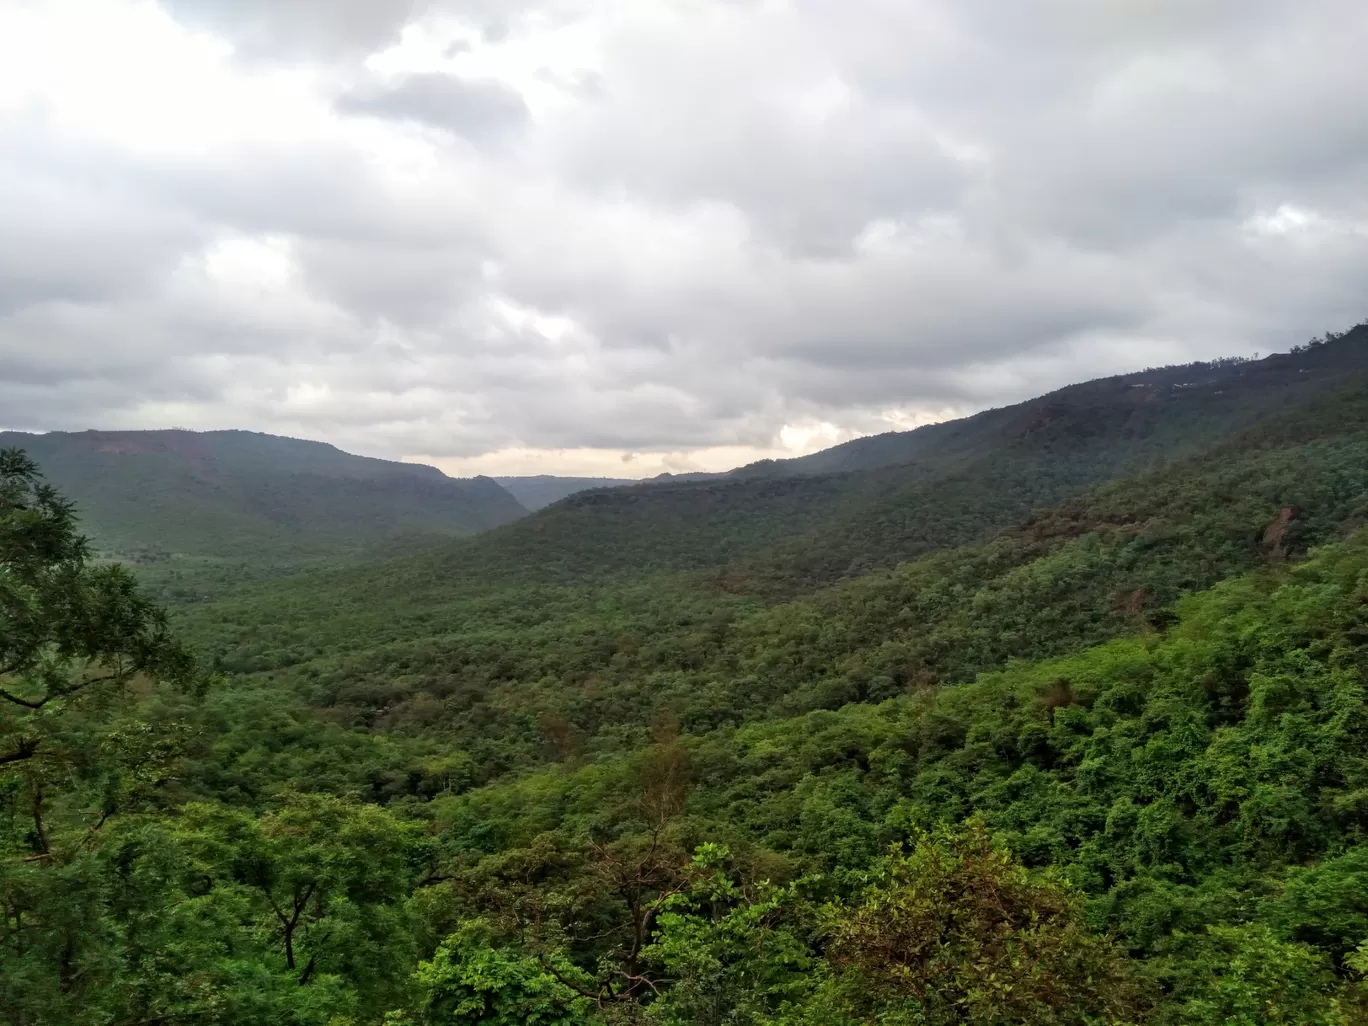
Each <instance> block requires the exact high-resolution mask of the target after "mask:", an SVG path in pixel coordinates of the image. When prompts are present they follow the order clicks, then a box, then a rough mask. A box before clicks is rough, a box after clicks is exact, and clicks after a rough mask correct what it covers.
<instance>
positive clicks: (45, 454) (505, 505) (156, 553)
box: [0, 430, 526, 563]
mask: <svg viewBox="0 0 1368 1026" xmlns="http://www.w3.org/2000/svg"><path fill="white" fill-rule="evenodd" d="M10 446H14V447H18V448H22V449H24V450H26V451H27V452H28V453H29V454H30V455H31V456H32V457H33V458H34V459H36V460H37V461H38V462H39V464H40V465H41V466H42V468H43V472H44V474H45V475H46V477H47V478H48V480H49V481H50V482H51V483H52V484H54V485H55V486H56V487H57V488H59V489H60V490H61V491H62V492H64V493H65V494H66V495H68V496H69V497H70V498H72V499H74V500H75V501H76V503H77V506H78V507H79V509H80V511H81V515H82V517H83V526H84V529H85V530H86V531H87V532H88V533H89V535H90V537H91V539H92V541H93V543H94V544H95V545H96V546H97V547H98V548H99V549H100V550H102V551H104V552H106V553H109V554H112V555H116V556H120V557H122V558H134V559H137V560H140V561H144V562H166V561H168V560H171V559H173V558H177V557H199V558H207V559H214V560H233V561H240V560H249V561H253V562H257V563H267V562H278V561H291V560H294V561H297V560H301V559H308V558H312V557H318V556H321V555H335V554H338V553H340V552H346V551H353V550H359V549H361V548H364V547H366V546H368V545H373V544H376V543H380V542H384V541H386V540H389V539H393V538H395V537H397V536H405V535H430V536H447V537H450V536H453V535H465V534H472V533H474V532H477V531H483V530H487V529H489V528H492V527H497V526H499V525H501V524H505V523H508V522H509V521H511V520H515V519H517V518H518V517H520V516H522V515H523V514H524V513H525V512H526V511H525V510H524V509H523V508H522V507H521V506H520V505H519V504H518V502H517V500H515V499H514V498H513V497H512V496H511V495H509V494H508V493H507V492H506V491H504V490H503V489H502V488H500V487H499V485H498V484H496V483H495V482H494V481H492V480H490V479H489V478H475V479H473V480H455V479H452V478H448V477H447V476H446V475H444V474H442V472H441V471H439V470H437V469H436V468H434V467H427V466H422V465H419V464H409V463H394V462H390V461H387V460H379V459H371V458H368V457H362V456H353V455H352V454H350V453H346V452H343V451H341V450H340V449H337V448H335V447H334V446H331V445H327V444H325V443H322V442H311V441H304V440H301V439H294V438H281V437H278V436H274V435H265V434H258V433H255V432H249V431H205V432H192V431H176V430H173V431H83V432H51V433H48V434H42V435H28V434H22V433H18V432H4V433H0V447H10Z"/></svg>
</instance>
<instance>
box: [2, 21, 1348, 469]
mask: <svg viewBox="0 0 1368 1026" xmlns="http://www.w3.org/2000/svg"><path fill="white" fill-rule="evenodd" d="M164 6H165V7H166V9H167V10H168V11H169V12H170V13H171V14H172V15H173V16H175V17H176V18H177V19H180V20H181V22H182V23H184V24H185V25H188V26H192V27H193V28H194V29H196V30H197V31H209V32H214V33H217V34H219V35H221V36H223V37H224V38H225V39H227V40H228V41H230V42H231V43H232V44H234V46H235V47H237V53H238V56H239V57H240V58H246V60H237V61H234V62H230V64H229V65H228V66H227V68H226V70H225V71H224V72H223V73H224V74H225V75H230V76H236V78H235V79H234V81H240V82H241V83H242V88H243V89H244V90H247V89H248V87H249V86H250V88H251V89H255V90H262V89H273V88H276V87H277V86H276V85H275V83H277V82H281V83H284V84H282V85H280V86H279V88H281V89H282V90H296V91H295V92H293V93H289V94H288V96H287V95H286V94H285V93H282V97H284V99H282V102H281V104H280V108H281V111H282V112H283V113H281V114H280V117H281V118H282V119H284V118H289V119H291V120H288V121H282V122H281V124H280V125H278V126H276V125H274V124H273V123H272V122H271V118H272V117H273V115H274V113H275V112H274V111H273V110H272V109H270V107H269V106H268V107H266V108H253V110H254V111H256V112H257V113H254V114H252V116H251V117H248V116H245V115H244V117H243V119H242V124H243V126H245V127H238V128H234V129H233V130H232V131H229V130H228V129H227V128H225V129H224V133H223V136H222V138H216V140H215V141H213V142H211V143H205V144H203V145H199V144H196V145H188V144H181V143H180V142H179V141H178V139H177V138H176V137H175V136H174V134H172V135H168V136H167V137H166V138H165V139H164V140H163V141H162V142H161V143H159V144H155V145H154V144H152V143H149V141H148V138H149V136H155V131H154V130H153V129H140V135H139V138H138V139H137V140H133V141H129V140H125V139H123V138H122V137H120V136H119V135H118V133H117V132H114V131H113V130H109V131H104V130H99V129H98V128H90V127H89V124H87V127H86V128H81V127H80V124H77V123H76V122H73V121H72V119H71V118H70V117H68V116H67V115H66V114H64V112H63V111H64V108H63V107H62V104H63V102H64V101H63V97H62V95H60V90H58V91H57V92H53V93H51V95H49V94H46V93H42V91H41V90H39V93H38V95H37V98H36V99H33V100H31V101H28V102H26V103H25V104H24V105H22V106H20V107H0V199H3V202H0V409H3V410H4V417H5V419H6V420H7V421H8V422H9V423H8V424H7V425H6V426H14V427H44V428H48V427H85V426H94V425H99V426H132V425H145V426H153V425H156V424H168V423H182V424H190V425H191V426H204V427H208V426H243V427H252V428H258V429H263V430H277V431H286V432H290V433H297V434H308V435H312V436H314V437H323V438H327V439H329V440H332V441H335V442H337V443H339V444H343V445H347V446H350V447H352V448H356V449H360V450H362V451H367V452H376V453H379V454H390V455H397V454H404V453H414V454H416V453H423V454H428V455H432V456H452V457H462V456H475V455H479V454H481V453H484V452H490V451H493V450H498V449H500V448H504V447H510V446H529V447H534V448H545V449H560V448H575V447H586V446H591V447H603V448H607V449H621V450H629V451H636V452H650V451H663V450H671V451H676V450H690V449H699V448H706V447H710V446H719V445H742V446H753V447H757V448H764V447H766V446H768V445H770V444H772V443H773V441H774V439H775V437H776V435H777V433H778V432H779V431H780V429H781V428H783V426H784V425H786V424H795V423H805V422H817V421H825V422H830V423H833V424H836V425H837V426H838V427H840V428H843V429H846V430H879V429H881V428H882V427H886V426H887V421H885V420H883V419H881V417H882V416H883V415H884V414H885V413H887V412H889V411H903V412H907V413H910V414H911V413H916V412H917V411H919V410H920V411H944V410H962V411H967V410H970V409H973V408H977V407H980V406H983V405H985V404H991V403H1000V402H1006V401H1010V400H1013V399H1017V398H1022V397H1024V396H1026V395H1029V394H1032V393H1035V392H1039V391H1042V390H1044V389H1047V388H1050V387H1054V386H1056V385H1059V384H1063V383H1065V382H1066V381H1070V380H1077V379H1079V378H1082V377H1087V376H1090V375H1094V374H1102V373H1112V372H1117V371H1120V370H1125V369H1129V368H1134V367H1139V366H1144V365H1147V364H1153V363H1162V362H1169V361H1171V360H1179V359H1190V358H1201V357H1209V356H1214V355H1220V354H1223V353H1235V352H1251V351H1254V350H1261V351H1269V350H1271V349H1273V348H1276V347H1283V346H1286V345H1289V344H1292V343H1294V342H1298V341H1301V340H1304V339H1305V338H1307V337H1309V336H1310V335H1312V334H1316V333H1319V332H1320V331H1323V330H1324V329H1326V328H1330V327H1342V326H1344V325H1345V324H1347V323H1351V322H1353V321H1357V320H1359V319H1361V318H1362V317H1363V316H1364V315H1365V314H1368V309H1365V308H1364V299H1363V297H1364V296H1365V295H1368V122H1366V121H1364V119H1362V118H1361V117H1359V116H1358V113H1357V111H1356V110H1355V109H1354V105H1353V103H1352V102H1350V100H1351V98H1353V97H1357V96H1359V95H1363V94H1365V92H1368V71H1365V70H1363V62H1362V61H1361V60H1360V59H1359V56H1360V55H1361V53H1362V51H1363V49H1364V47H1365V44H1368V9H1365V8H1364V7H1363V6H1362V5H1361V4H1358V3H1355V2H1352V0H1331V2H1327V3H1322V4H1303V5H1293V4H1288V3H1285V2H1281V0H1252V2H1247V0H1241V2H1238V3H1236V2H1235V0H1213V2H1211V3H1204V4H1186V5H1184V4H1159V5H1156V4H1153V3H1151V2H1143V0H1120V2H1118V3H1113V4H1105V5H1098V4H1095V3H1089V2H1085V0H1046V2H1044V3H1041V4H1037V5H1033V6H1032V8H1031V11H1030V12H1029V16H1028V15H1027V13H1026V12H1025V11H1024V9H1023V10H1021V11H1019V10H1017V8H1015V7H1004V6H1003V5H1001V4H997V3H990V2H989V0H953V2H952V0H840V2H838V0H794V2H793V3H791V4H788V5H776V4H758V3H745V2H729V0H711V2H708V3H704V4H702V5H701V6H697V9H693V8H691V13H689V14H688V16H684V15H682V14H681V15H678V16H672V15H671V12H670V9H669V8H667V7H660V8H656V7H651V6H650V5H622V6H621V7H620V8H615V9H613V10H611V11H605V9H603V8H602V7H600V6H598V5H590V4H587V3H579V2H575V0H558V2H546V3H536V2H519V3H493V2H476V0H464V2H461V0H432V2H428V0H422V2H419V0H414V2H412V3H400V4H392V3H386V2H379V0H376V2H361V0H351V2H348V3H345V4H333V3H326V4H325V3H321V2H305V0H273V2H271V3H265V2H260V0H250V2H243V3H232V4H229V3H211V2H209V0H167V2H166V3H165V4H164ZM415 23H416V24H417V27H412V26H414V25H415ZM406 27H409V31H408V32H407V33H406V32H405V29H406ZM401 39H402V40H404V44H403V46H402V47H401V48H400V50H399V51H395V53H398V54H400V56H399V57H394V56H393V55H391V56H390V57H387V58H386V59H387V60H390V61H397V62H398V63H397V64H394V63H391V64H388V65H385V66H383V67H381V66H379V65H377V64H376V63H375V62H374V61H372V62H371V63H370V64H366V58H367V57H368V55H370V54H373V53H375V52H376V51H379V50H383V49H385V48H387V47H389V46H391V45H392V44H394V43H395V42H396V41H399V40H401ZM404 55H407V56H404ZM405 61H408V62H409V63H404V62H405ZM301 82H302V83H305V84H304V85H300V83H301ZM108 86H109V88H110V89H111V90H114V91H116V92H117V90H118V89H120V88H121V83H120V82H119V81H117V80H111V81H110V82H109V83H108ZM192 86H193V84H192V83H191V84H186V85H185V88H186V89H191V88H192ZM54 88H55V87H54ZM206 88H207V87H206ZM301 90H302V93H301V92H300V91H301ZM244 95H246V93H245V92H244ZM301 95H303V97H304V98H303V99H301V98H300V96H301ZM287 100H288V102H286V101H287ZM186 102H187V103H190V102H193V99H192V98H188V99H187V100H186ZM258 117H259V118H260V119H261V121H262V124H261V125H260V126H258V125H257V123H256V120H255V119H257V118H258ZM83 124H84V123H83ZM73 125H75V126H76V127H73ZM430 129H437V131H431V130H430ZM167 131H170V130H169V129H168V130H167ZM153 141H154V142H155V141H156V140H155V139H154V140H153Z"/></svg>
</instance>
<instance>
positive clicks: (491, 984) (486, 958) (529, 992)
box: [386, 922, 593, 1026]
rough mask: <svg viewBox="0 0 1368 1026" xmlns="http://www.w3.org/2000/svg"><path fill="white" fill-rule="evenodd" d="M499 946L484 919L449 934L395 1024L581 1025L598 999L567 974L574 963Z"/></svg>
mask: <svg viewBox="0 0 1368 1026" xmlns="http://www.w3.org/2000/svg"><path fill="white" fill-rule="evenodd" d="M556 961H557V960H553V959H549V958H546V957H542V958H537V957H534V956H532V955H528V954H523V953H520V952H518V951H515V950H513V949H510V948H504V947H497V946H495V945H494V944H493V943H492V942H491V939H490V934H489V931H488V930H487V929H486V928H485V927H484V926H483V924H481V923H479V922H474V923H471V924H468V925H467V926H466V927H465V928H463V929H462V930H460V931H459V932H458V933H456V934H453V935H452V936H450V937H448V938H447V939H446V940H445V941H443V942H442V943H441V945H440V946H439V947H438V948H437V951H436V953H435V954H434V955H433V957H432V959H431V960H430V961H426V962H423V963H422V964H420V965H419V967H418V971H417V972H416V973H415V974H414V984H415V989H416V991H417V997H416V1000H415V1003H414V1004H415V1007H414V1009H413V1010H412V1012H411V1013H404V1012H395V1013H392V1014H391V1015H390V1016H389V1017H388V1019H387V1020H386V1021H387V1023H389V1024H390V1026H581V1024H584V1023H587V1022H589V1021H590V1011H591V1009H592V1008H593V1002H592V1001H590V1000H589V999H588V998H586V997H584V996H582V995H581V994H579V993H578V992H577V991H575V990H573V989H571V987H570V986H568V985H567V984H566V983H564V982H563V978H564V977H565V976H566V975H567V974H571V975H573V974H574V973H575V970H574V968H573V967H571V966H569V965H566V964H564V963H561V965H560V966H559V968H558V967H557V966H556V965H555V962H556Z"/></svg>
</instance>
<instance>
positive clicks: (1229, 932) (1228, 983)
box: [1169, 923, 1345, 1026]
mask: <svg viewBox="0 0 1368 1026" xmlns="http://www.w3.org/2000/svg"><path fill="white" fill-rule="evenodd" d="M1184 976H1185V977H1186V979H1185V980H1184V981H1183V983H1182V985H1181V989H1182V991H1183V992H1186V993H1187V994H1188V995H1189V996H1188V997H1187V1000H1186V1001H1184V1002H1183V1003H1182V1004H1181V1005H1180V1006H1179V1007H1178V1008H1177V1010H1176V1015H1173V1016H1171V1017H1169V1021H1172V1022H1175V1023H1181V1024H1182V1026H1337V1024H1339V1023H1341V1022H1344V1021H1345V1020H1344V1019H1342V1018H1341V1015H1340V1010H1339V1008H1338V1007H1337V1002H1336V1001H1335V995H1336V980H1335V976H1334V974H1333V973H1332V972H1331V969H1330V959H1329V958H1327V957H1326V956H1325V954H1324V953H1323V952H1320V951H1317V950H1316V949H1315V948H1313V947H1311V946H1310V945H1307V944H1300V943H1297V942H1296V941H1285V940H1280V939H1279V938H1278V937H1277V935H1276V934H1275V933H1274V932H1273V931H1272V930H1271V929H1270V928H1269V927H1267V926H1264V925H1262V924H1259V923H1250V924H1245V925H1241V926H1213V927H1211V928H1210V929H1209V930H1208V932H1207V936H1206V937H1205V943H1204V944H1202V945H1200V946H1199V948H1198V949H1197V951H1196V952H1194V953H1193V955H1192V956H1191V957H1190V958H1188V959H1187V960H1186V972H1185V973H1184Z"/></svg>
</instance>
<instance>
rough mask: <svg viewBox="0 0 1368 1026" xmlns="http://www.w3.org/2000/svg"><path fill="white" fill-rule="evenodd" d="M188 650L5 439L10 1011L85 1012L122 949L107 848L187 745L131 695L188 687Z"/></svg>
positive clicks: (2, 820) (6, 975)
mask: <svg viewBox="0 0 1368 1026" xmlns="http://www.w3.org/2000/svg"><path fill="white" fill-rule="evenodd" d="M194 679H195V674H194V665H193V661H192V659H191V658H190V656H189V654H188V653H187V652H186V650H185V649H183V648H182V647H181V646H180V645H178V644H177V643H176V642H175V641H174V640H173V639H172V638H171V636H170V634H169V632H168V629H167V624H166V617H165V614H164V613H163V612H162V611H161V610H160V609H158V608H157V607H156V606H154V605H153V604H151V603H150V602H148V601H147V600H146V599H144V598H143V597H142V596H141V595H140V594H139V593H138V589H137V586H136V582H135V581H134V579H133V577H132V575H131V574H129V573H128V571H126V570H125V569H123V568H122V567H119V566H103V565H99V564H97V563H96V562H94V561H93V560H92V558H91V553H90V550H89V547H88V546H87V544H86V542H85V539H84V538H82V537H81V536H80V534H78V533H77V529H76V518H75V513H74V510H73V507H72V504H71V503H70V502H68V501H67V500H65V499H64V498H62V496H61V495H59V494H58V493H57V492H56V491H55V490H54V489H53V488H52V487H50V486H49V485H46V484H44V483H43V481H42V479H41V476H40V474H39V472H38V468H37V466H36V465H35V464H34V462H33V461H32V460H31V459H29V458H28V457H27V456H26V455H25V454H24V453H23V452H21V451H18V450H14V449H7V450H3V451H0V952H2V953H3V954H2V955H0V960H2V961H3V964H4V972H3V973H0V1021H8V1022H40V1021H51V1022H80V1021H84V1020H83V1018H82V1015H84V1014H85V1011H88V1010H89V1009H90V1008H91V1007H92V1006H93V1004H94V1003H98V1000H97V999H95V998H93V997H92V995H93V994H94V993H95V992H96V991H97V990H98V989H99V988H100V985H101V983H102V981H106V980H107V979H108V978H109V973H110V967H111V966H112V965H113V964H114V963H115V962H116V961H117V959H118V957H119V956H118V944H117V941H116V937H115V934H116V930H115V928H114V927H113V926H112V925H111V924H110V923H109V917H108V916H107V914H106V913H107V910H108V908H109V906H110V904H111V902H113V901H114V900H115V898H114V896H113V893H112V891H111V886H112V885H111V883H110V881H109V878H108V875H107V874H105V873H104V872H103V870H102V867H101V865H100V864H99V861H98V859H97V858H96V857H95V854H94V852H95V848H96V846H97V845H96V842H97V840H98V838H99V836H100V834H101V831H102V830H103V829H104V828H105V825H106V823H107V822H108V821H109V820H110V818H111V817H113V816H115V815H116V814H118V813H120V812H123V811H127V810H130V809H135V808H139V807H145V806H146V805H147V804H148V803H152V802H155V801H156V792H157V789H158V785H159V784H160V783H161V782H162V781H163V780H164V779H165V777H166V776H167V773H168V770H169V767H170V766H171V764H172V763H173V762H174V761H175V760H176V758H177V756H178V754H179V749H180V747H181V737H180V732H179V731H178V730H177V729H176V728H175V726H174V725H166V726H162V727H154V726H152V725H150V724H147V723H140V722H138V721H137V720H136V719H135V718H133V717H132V716H131V715H130V703H129V702H127V701H121V699H122V698H124V697H125V696H127V695H128V693H129V692H130V690H133V689H135V688H150V687H154V686H158V685H160V684H163V683H165V684H171V685H179V686H186V685H189V684H190V683H191V682H192V681H193V680H194Z"/></svg>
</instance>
